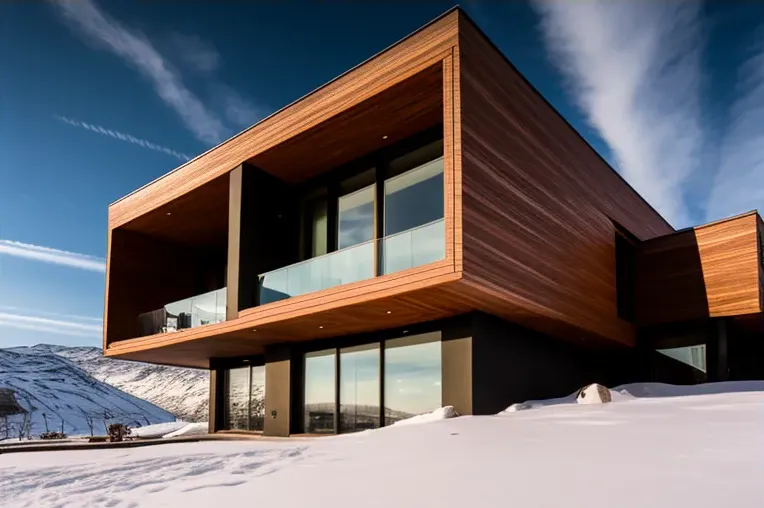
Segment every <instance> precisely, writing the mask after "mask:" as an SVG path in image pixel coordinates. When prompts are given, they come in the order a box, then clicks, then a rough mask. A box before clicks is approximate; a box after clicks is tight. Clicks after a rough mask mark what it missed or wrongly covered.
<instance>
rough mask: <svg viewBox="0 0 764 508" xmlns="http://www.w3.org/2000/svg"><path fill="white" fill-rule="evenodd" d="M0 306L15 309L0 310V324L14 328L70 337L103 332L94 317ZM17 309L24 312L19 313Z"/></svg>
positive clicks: (88, 335)
mask: <svg viewBox="0 0 764 508" xmlns="http://www.w3.org/2000/svg"><path fill="white" fill-rule="evenodd" d="M0 308H2V309H5V310H14V309H15V310H16V312H0V326H4V327H8V328H16V329H18V330H30V331H35V332H43V333H53V334H57V335H68V336H72V337H89V338H97V337H100V336H101V335H102V334H103V327H102V325H101V323H100V320H96V319H95V318H89V317H84V316H72V315H64V314H55V313H48V312H36V311H35V312H34V314H36V315H30V314H29V312H30V311H26V310H23V309H18V308H16V307H9V306H0ZM19 311H22V312H24V313H23V314H21V313H19ZM41 315H54V316H58V317H67V319H52V318H49V317H41Z"/></svg>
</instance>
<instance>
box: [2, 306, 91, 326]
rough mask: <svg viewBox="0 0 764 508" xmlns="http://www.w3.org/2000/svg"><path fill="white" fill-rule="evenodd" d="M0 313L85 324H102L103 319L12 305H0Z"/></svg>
mask: <svg viewBox="0 0 764 508" xmlns="http://www.w3.org/2000/svg"><path fill="white" fill-rule="evenodd" d="M0 311H6V312H7V311H10V312H12V313H14V314H18V313H19V312H22V313H24V315H36V316H42V317H45V316H49V317H58V318H66V319H69V320H74V321H85V322H91V323H103V319H101V318H99V317H92V316H80V315H78V314H61V313H59V312H46V311H38V310H32V309H24V308H22V307H16V306H14V305H0Z"/></svg>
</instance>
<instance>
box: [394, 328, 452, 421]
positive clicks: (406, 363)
mask: <svg viewBox="0 0 764 508" xmlns="http://www.w3.org/2000/svg"><path fill="white" fill-rule="evenodd" d="M441 376H442V368H441V342H440V333H438V332H433V333H426V334H422V335H414V336H411V337H403V338H400V339H391V340H388V341H386V342H385V425H390V424H391V423H393V422H396V421H398V420H402V419H404V418H409V417H411V416H414V415H417V414H422V413H427V412H429V411H433V410H435V409H437V408H439V407H441V405H442V388H441Z"/></svg>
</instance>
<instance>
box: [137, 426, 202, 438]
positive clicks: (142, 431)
mask: <svg viewBox="0 0 764 508" xmlns="http://www.w3.org/2000/svg"><path fill="white" fill-rule="evenodd" d="M187 426H188V422H167V423H158V424H155V425H144V426H143V427H135V428H131V429H130V437H140V438H144V439H146V438H153V437H164V435H165V434H169V433H171V432H175V431H177V430H180V429H182V428H183V427H187Z"/></svg>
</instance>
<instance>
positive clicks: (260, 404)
mask: <svg viewBox="0 0 764 508" xmlns="http://www.w3.org/2000/svg"><path fill="white" fill-rule="evenodd" d="M251 378H252V379H251V383H250V387H251V389H250V396H249V397H250V399H249V400H250V406H249V414H250V419H249V430H260V431H262V430H263V425H264V424H265V365H257V366H254V367H252V375H251Z"/></svg>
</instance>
